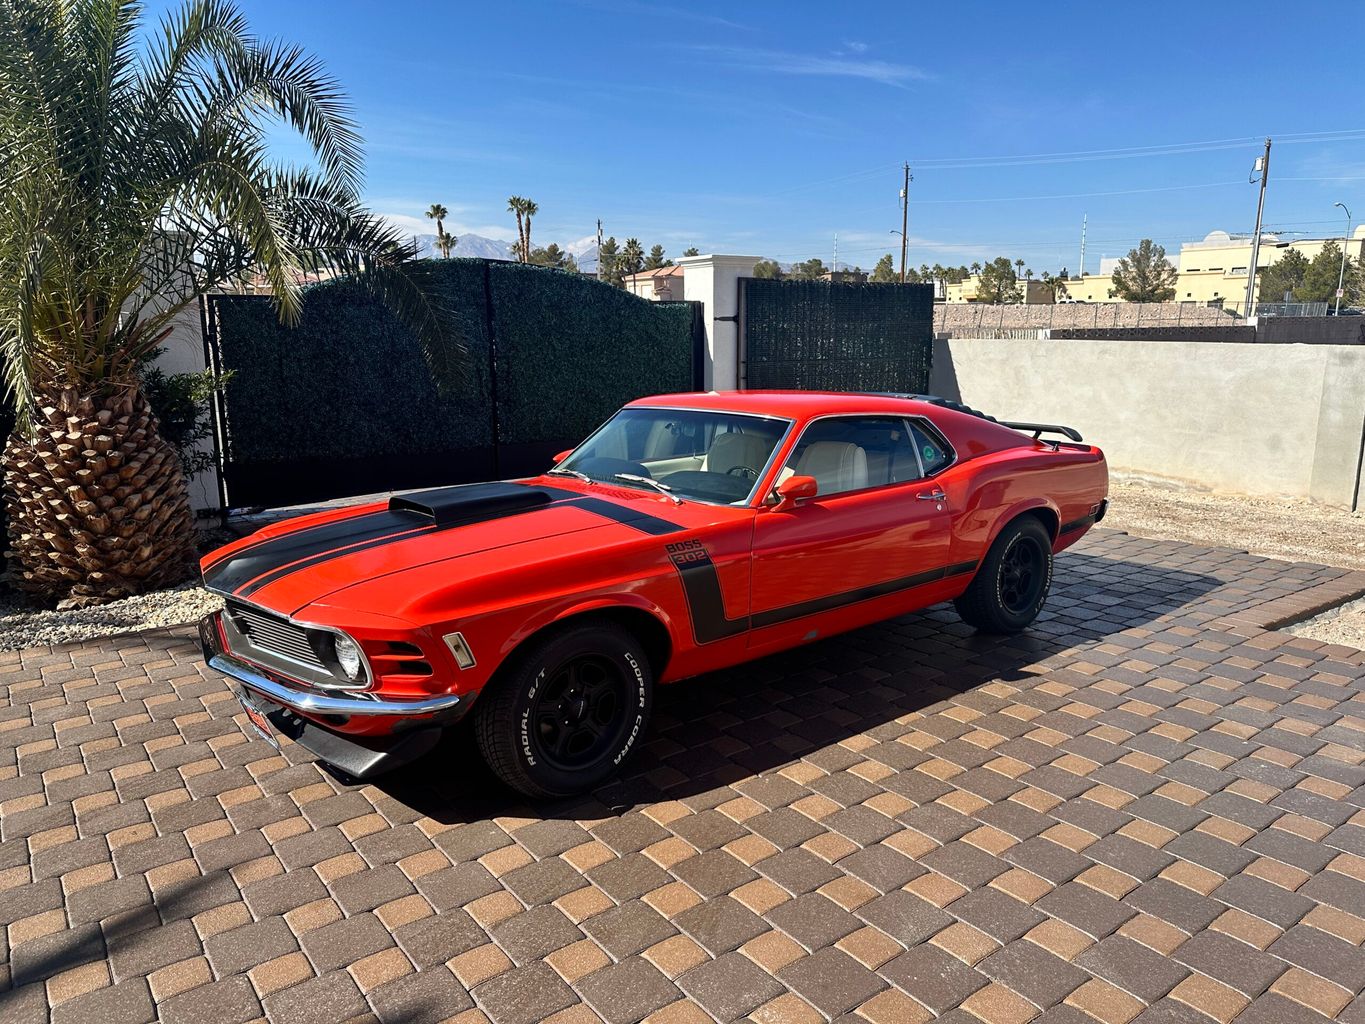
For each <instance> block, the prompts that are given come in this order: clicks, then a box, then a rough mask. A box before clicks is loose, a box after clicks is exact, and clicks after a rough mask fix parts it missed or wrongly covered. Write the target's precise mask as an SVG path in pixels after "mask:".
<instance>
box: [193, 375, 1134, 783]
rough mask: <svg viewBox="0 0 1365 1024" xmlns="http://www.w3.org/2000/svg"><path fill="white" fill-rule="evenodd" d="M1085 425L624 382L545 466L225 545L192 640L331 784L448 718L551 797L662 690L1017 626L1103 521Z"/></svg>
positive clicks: (594, 772) (610, 758) (611, 750)
mask: <svg viewBox="0 0 1365 1024" xmlns="http://www.w3.org/2000/svg"><path fill="white" fill-rule="evenodd" d="M1021 431H1027V432H1029V433H1031V434H1033V436H1031V437H1030V436H1026V434H1025V433H1023V432H1021ZM1046 434H1057V435H1058V436H1059V437H1066V438H1069V439H1070V440H1068V441H1061V440H1058V441H1052V440H1046V439H1044V438H1043V436H1042V435H1046ZM1079 442H1080V436H1079V435H1078V434H1076V433H1075V432H1074V431H1072V430H1069V429H1068V428H1065V427H1050V426H1045V425H1038V424H1012V425H1006V424H1001V423H998V422H996V421H994V420H992V419H990V418H988V417H985V416H983V415H981V414H979V413H975V412H973V411H972V410H967V409H963V408H962V407H960V406H954V405H953V404H952V403H946V402H943V401H941V400H937V399H928V398H917V397H915V396H907V395H858V394H828V393H816V392H736V393H729V394H716V393H708V394H685V395H665V396H661V397H656V398H646V399H642V400H640V401H637V402H632V403H631V404H630V405H628V406H626V407H625V408H624V409H622V410H621V411H620V412H618V413H617V414H616V415H615V416H613V417H612V418H611V419H610V420H609V421H608V422H607V423H606V424H605V425H603V426H602V427H601V428H600V429H599V430H598V431H597V432H596V433H594V434H593V435H592V436H591V437H589V438H588V439H587V440H586V441H584V442H583V443H582V444H581V445H580V446H579V447H578V448H576V449H575V450H574V451H573V452H572V453H568V454H566V455H565V456H564V457H562V458H560V459H559V460H558V462H557V463H556V465H555V467H554V468H553V469H551V470H550V471H549V472H548V473H546V474H545V475H543V476H539V477H535V478H533V479H529V480H516V481H509V482H504V483H488V484H468V485H463V486H457V487H446V488H441V489H438V490H431V491H423V492H418V493H413V494H406V495H402V496H397V497H393V498H391V499H389V500H388V501H387V502H384V503H379V504H369V505H360V506H355V507H352V508H345V509H338V510H335V511H330V512H323V513H320V514H317V515H310V516H303V517H301V518H297V519H292V520H289V521H287V522H284V523H280V524H278V525H275V526H271V527H268V528H266V529H264V530H261V531H260V532H259V533H256V534H254V535H252V536H249V537H245V538H243V539H241V540H239V541H236V542H235V543H232V544H229V545H228V546H227V547H224V548H221V549H220V550H218V551H216V552H214V553H213V554H211V555H209V556H208V557H206V558H205V559H204V560H203V572H204V582H205V585H206V586H207V587H208V588H209V589H210V590H213V591H216V592H218V593H220V594H222V595H223V597H224V598H226V602H227V604H226V608H225V610H224V611H222V612H218V613H215V614H213V615H211V616H209V617H208V618H206V619H205V620H204V621H203V623H202V624H201V628H200V636H201V640H202V642H203V645H204V648H205V656H206V657H207V658H208V659H209V662H210V664H212V665H213V667H215V668H217V669H219V670H220V671H222V672H223V673H224V674H226V675H227V676H229V677H231V678H232V679H233V680H234V681H235V683H236V684H237V687H236V688H237V690H238V696H239V697H241V698H242V701H243V704H244V705H245V707H246V710H247V713H248V716H249V717H250V719H251V721H252V722H253V723H254V724H255V725H256V727H257V728H258V729H260V730H262V731H263V733H264V734H265V735H266V736H267V738H273V737H272V734H273V732H274V731H276V730H278V731H280V732H283V733H284V734H286V735H288V736H291V737H293V738H294V739H295V740H296V741H297V742H299V743H301V744H302V745H303V746H304V747H306V748H307V749H309V750H311V751H313V752H314V753H315V754H317V756H318V757H319V758H320V759H321V760H322V761H324V762H327V763H329V764H331V765H333V766H335V767H336V768H338V769H340V770H341V771H343V772H344V773H346V774H349V775H351V776H353V777H356V778H364V777H367V776H369V775H373V774H376V773H378V772H380V771H384V770H388V769H389V768H392V767H395V766H397V765H399V764H402V763H404V762H406V761H409V760H411V759H412V758H415V757H417V756H419V755H421V754H422V753H425V752H426V751H428V750H429V749H431V747H432V746H434V745H435V743H436V740H437V738H438V736H439V734H440V732H441V730H442V729H443V728H444V727H446V726H448V725H450V724H452V723H453V722H455V721H456V720H458V719H460V718H461V717H463V716H464V715H465V714H467V713H469V714H472V715H473V722H472V725H473V732H474V735H475V737H476V739H477V742H478V744H479V747H480V749H481V751H482V753H483V755H484V757H485V758H486V759H487V761H488V763H489V764H490V765H491V766H492V768H493V769H494V771H496V772H497V774H498V775H499V776H500V777H502V778H503V779H504V780H506V782H507V783H509V784H510V785H511V786H513V787H515V788H516V789H519V790H521V791H522V792H524V793H527V794H529V795H532V796H539V797H544V796H556V795H564V794H569V793H573V792H578V791H582V790H584V789H587V788H590V787H592V786H594V785H596V784H598V783H600V782H601V781H602V780H603V779H605V778H606V777H607V776H608V775H610V774H611V773H612V772H614V771H615V770H616V769H617V768H618V767H619V766H620V765H621V763H622V762H623V761H625V759H626V758H627V757H628V756H630V754H631V753H632V752H633V751H634V750H635V749H636V748H637V747H638V746H639V745H640V743H641V736H642V734H643V733H644V731H645V728H646V726H647V723H648V721H649V713H650V707H651V705H652V702H653V694H654V687H655V685H656V684H659V683H671V682H675V681H677V680H680V679H686V678H688V677H689V676H695V675H698V674H700V673H703V672H710V671H713V670H715V669H720V668H724V667H726V666H729V665H734V664H737V663H739V662H743V661H746V660H748V659H751V658H756V657H759V656H761V655H764V654H768V653H770V652H773V651H780V650H783V649H784V648H789V647H793V646H795V645H797V644H803V643H809V642H810V641H813V640H817V639H819V638H821V637H826V636H829V635H831V634H834V633H839V632H842V631H844V630H849V629H855V628H857V627H859V626H863V625H866V624H868V623H872V622H877V621H879V620H881V619H886V618H889V617H892V616H896V615H901V614H904V613H906V612H909V611H913V610H915V609H919V608H924V607H926V606H928V605H931V604H935V603H937V602H940V601H946V600H953V601H954V602H955V603H956V607H957V610H958V613H959V614H960V615H961V616H962V618H963V619H964V620H965V621H966V622H968V623H970V624H971V625H973V626H975V627H977V628H978V629H982V630H986V631H992V632H1013V631H1016V630H1020V629H1023V628H1024V627H1025V626H1027V625H1028V624H1029V623H1030V622H1032V621H1033V619H1034V617H1035V616H1036V615H1037V614H1038V612H1039V610H1040V609H1041V608H1042V605H1043V602H1044V600H1046V598H1047V593H1048V586H1049V584H1050V582H1051V577H1052V556H1053V554H1054V553H1055V552H1057V551H1060V550H1062V549H1063V548H1065V547H1067V546H1068V545H1070V544H1072V543H1074V542H1075V541H1076V540H1077V539H1079V538H1080V537H1081V536H1082V535H1083V534H1084V533H1085V532H1086V530H1087V529H1089V527H1090V526H1091V525H1092V524H1094V523H1096V522H1098V521H1099V520H1100V518H1101V517H1102V516H1103V515H1104V511H1105V507H1106V492H1107V489H1108V473H1107V470H1106V467H1105V462H1104V456H1103V454H1102V453H1101V452H1100V450H1099V449H1098V448H1094V447H1092V446H1089V445H1085V444H1081V443H1079Z"/></svg>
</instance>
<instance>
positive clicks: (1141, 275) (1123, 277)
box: [1112, 238, 1340, 302]
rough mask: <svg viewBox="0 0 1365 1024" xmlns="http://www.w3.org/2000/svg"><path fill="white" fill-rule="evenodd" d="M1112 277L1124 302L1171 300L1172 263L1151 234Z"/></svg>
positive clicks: (1173, 277)
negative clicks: (1151, 237) (1152, 238)
mask: <svg viewBox="0 0 1365 1024" xmlns="http://www.w3.org/2000/svg"><path fill="white" fill-rule="evenodd" d="M1338 251H1340V250H1338ZM1112 280H1113V282H1114V293H1115V294H1116V295H1117V296H1118V297H1119V298H1120V299H1122V300H1123V301H1124V302H1170V301H1171V300H1172V299H1173V298H1175V280H1176V270H1175V266H1174V265H1173V264H1172V263H1171V261H1170V260H1168V259H1167V258H1166V249H1165V248H1164V247H1163V246H1160V245H1157V244H1155V243H1154V242H1153V241H1152V240H1151V239H1150V238H1144V239H1143V240H1142V241H1141V242H1139V243H1138V246H1137V248H1136V249H1130V250H1129V252H1128V255H1127V256H1125V257H1123V258H1122V259H1121V260H1119V264H1118V266H1117V267H1115V268H1114V274H1113V278H1112Z"/></svg>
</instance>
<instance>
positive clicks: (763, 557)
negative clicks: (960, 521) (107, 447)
mask: <svg viewBox="0 0 1365 1024" xmlns="http://www.w3.org/2000/svg"><path fill="white" fill-rule="evenodd" d="M792 475H804V476H814V477H815V478H816V481H817V484H818V486H819V491H818V493H817V494H816V496H815V498H813V499H810V500H807V501H804V502H802V503H800V504H798V505H797V506H796V507H794V508H791V509H787V510H783V511H777V510H775V509H773V508H772V507H771V506H767V507H764V508H763V509H761V510H760V511H759V513H758V515H757V516H756V517H755V520H754V542H753V570H752V584H751V586H752V598H751V616H752V619H751V624H752V633H751V634H750V646H751V648H755V649H762V648H765V647H777V646H786V645H789V644H791V643H793V642H800V641H803V640H811V639H815V638H816V637H818V636H821V635H824V634H826V633H829V632H836V631H838V630H840V629H847V628H852V627H853V626H856V625H860V624H862V623H864V622H872V621H876V620H877V619H879V618H883V617H886V615H890V614H897V613H898V609H901V608H906V607H914V606H915V603H914V598H915V595H916V593H917V592H918V591H920V590H921V588H923V587H925V586H926V585H928V584H931V583H933V582H936V581H938V580H940V579H941V578H942V569H943V567H944V565H945V564H946V562H947V559H948V544H949V529H950V517H951V510H950V509H949V508H948V502H947V499H946V496H945V495H944V494H943V492H942V491H940V490H939V489H938V487H937V486H935V484H934V483H933V480H932V478H926V470H925V468H924V465H923V461H922V455H921V454H920V453H919V450H918V447H917V444H916V435H915V433H914V429H913V428H912V426H911V424H910V423H909V422H907V419H906V418H905V417H898V416H831V417H824V418H821V419H818V420H815V421H812V422H811V423H809V424H808V425H807V426H806V428H805V430H804V432H803V433H802V436H801V438H800V439H799V440H798V441H797V444H796V446H795V447H794V448H793V449H792V453H791V455H790V457H789V458H788V460H787V464H786V466H784V468H783V470H782V472H781V474H780V476H779V479H785V478H787V477H789V476H792Z"/></svg>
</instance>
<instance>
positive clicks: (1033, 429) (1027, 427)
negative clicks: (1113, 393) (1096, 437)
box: [861, 391, 1081, 443]
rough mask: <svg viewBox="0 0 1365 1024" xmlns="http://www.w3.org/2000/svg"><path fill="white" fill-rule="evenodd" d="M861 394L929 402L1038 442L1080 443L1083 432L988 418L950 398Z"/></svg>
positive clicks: (1053, 424)
mask: <svg viewBox="0 0 1365 1024" xmlns="http://www.w3.org/2000/svg"><path fill="white" fill-rule="evenodd" d="M861 394H864V395H873V396H875V397H877V398H909V399H911V400H913V401H916V402H928V403H929V404H930V405H937V406H940V407H942V408H944V409H952V410H953V411H954V412H964V413H966V414H967V415H968V416H977V417H979V418H981V419H983V420H990V421H991V422H992V423H999V424H1000V425H1001V426H1002V427H1010V428H1011V429H1013V430H1022V431H1023V432H1024V433H1026V434H1027V433H1032V434H1033V439H1034V440H1035V441H1036V440H1038V439H1039V437H1040V436H1041V435H1042V434H1061V435H1062V436H1063V437H1065V438H1066V439H1067V440H1069V441H1075V442H1077V443H1079V442H1080V441H1081V432H1080V431H1079V430H1076V429H1075V428H1073V427H1063V426H1061V425H1059V424H1056V423H1009V422H1007V421H1005V420H998V419H996V418H995V417H994V416H987V415H986V414H985V413H984V412H981V411H980V410H979V409H973V408H972V407H971V406H969V405H963V404H962V403H961V402H954V401H953V400H952V399H950V398H941V397H939V396H938V395H914V394H910V393H909V392H907V391H863V392H861Z"/></svg>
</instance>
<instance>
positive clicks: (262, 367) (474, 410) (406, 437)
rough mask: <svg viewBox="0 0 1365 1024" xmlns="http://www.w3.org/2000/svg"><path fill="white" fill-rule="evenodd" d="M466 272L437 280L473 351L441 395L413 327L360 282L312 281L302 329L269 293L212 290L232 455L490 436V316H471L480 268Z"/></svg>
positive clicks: (437, 444) (365, 451) (475, 443)
mask: <svg viewBox="0 0 1365 1024" xmlns="http://www.w3.org/2000/svg"><path fill="white" fill-rule="evenodd" d="M451 262H452V263H454V262H457V261H453V260H452V261H451ZM458 262H460V263H463V264H471V263H474V264H477V263H478V261H474V260H461V261H458ZM452 269H454V268H452ZM460 270H462V271H464V272H462V273H458V272H457V273H451V274H448V275H442V276H441V279H440V298H441V299H442V301H446V302H449V303H450V304H451V306H452V308H454V309H456V310H458V311H460V313H461V315H460V317H459V324H460V328H461V332H462V334H463V338H462V340H463V342H464V344H465V345H466V346H467V347H468V350H469V358H468V359H467V360H466V363H465V365H466V368H467V373H466V375H465V377H466V379H465V380H464V381H462V382H461V383H460V385H459V386H458V387H456V388H454V389H452V390H451V391H450V392H448V393H446V394H441V393H439V392H438V391H437V388H436V386H435V384H434V382H433V380H432V376H431V373H430V371H429V370H428V368H427V365H426V362H425V360H424V358H423V356H422V350H421V348H420V346H419V345H418V343H417V341H416V339H415V338H414V337H413V336H412V334H411V333H410V332H409V331H408V330H407V329H406V328H404V327H403V326H402V325H401V324H399V323H398V321H397V320H395V319H394V317H393V316H392V314H390V313H389V311H388V310H387V309H386V308H385V307H383V306H382V305H380V304H378V303H377V302H375V301H374V300H373V299H372V298H371V297H370V296H369V295H368V294H367V293H366V292H365V291H364V290H363V289H362V288H360V287H359V286H358V285H356V284H355V283H353V282H350V281H344V280H343V281H332V282H327V283H325V284H321V285H318V286H316V287H314V288H310V289H309V290H308V292H307V296H306V298H305V301H304V314H303V318H302V320H301V322H300V323H299V325H298V326H297V327H295V328H286V327H283V326H281V325H280V323H279V320H278V318H277V317H276V314H275V310H274V307H273V306H272V304H271V303H270V300H268V299H265V298H258V297H238V296H220V297H217V298H215V300H214V315H215V317H216V320H217V326H216V330H217V334H218V344H219V352H220V359H221V360H222V364H223V368H224V369H229V370H232V371H234V376H233V379H232V381H231V383H229V384H228V386H227V390H226V394H225V396H224V408H225V410H226V414H227V421H228V433H229V448H230V451H229V457H230V458H231V459H235V460H242V461H249V462H272V461H277V462H285V461H292V460H296V459H300V458H318V459H324V458H351V457H372V456H384V455H394V454H422V453H426V452H430V453H436V452H441V451H448V450H450V449H458V448H475V447H481V446H484V445H487V444H489V443H490V442H491V425H490V418H489V411H488V405H489V383H488V366H487V364H488V355H487V353H488V340H487V337H486V335H485V332H484V330H483V317H482V316H481V315H472V314H475V313H479V314H481V311H482V303H483V270H482V267H479V266H475V267H468V266H466V267H462V268H460Z"/></svg>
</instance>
